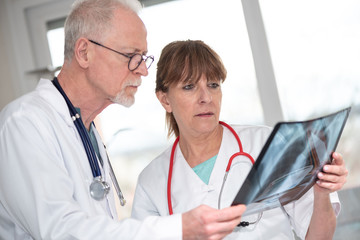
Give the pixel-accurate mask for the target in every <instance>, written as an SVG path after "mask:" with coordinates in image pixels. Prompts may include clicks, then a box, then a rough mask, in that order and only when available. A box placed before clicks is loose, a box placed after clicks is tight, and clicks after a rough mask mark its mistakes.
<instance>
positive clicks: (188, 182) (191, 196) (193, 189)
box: [171, 145, 207, 213]
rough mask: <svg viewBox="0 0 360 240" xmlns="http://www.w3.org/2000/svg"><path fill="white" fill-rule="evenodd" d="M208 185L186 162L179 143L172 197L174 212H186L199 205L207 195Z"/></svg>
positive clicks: (176, 153)
mask: <svg viewBox="0 0 360 240" xmlns="http://www.w3.org/2000/svg"><path fill="white" fill-rule="evenodd" d="M206 188H207V185H206V184H205V183H204V182H203V181H202V180H201V179H200V178H199V177H198V176H197V175H196V173H195V172H194V171H193V170H192V168H191V167H190V166H189V164H188V163H187V162H186V160H185V158H184V156H183V154H182V152H181V150H180V147H179V145H178V146H177V147H176V152H175V157H174V166H173V176H172V184H171V199H172V205H173V211H174V213H178V212H185V211H188V210H190V209H192V208H194V207H197V206H199V205H200V204H201V203H202V202H203V199H204V197H205V192H204V189H206Z"/></svg>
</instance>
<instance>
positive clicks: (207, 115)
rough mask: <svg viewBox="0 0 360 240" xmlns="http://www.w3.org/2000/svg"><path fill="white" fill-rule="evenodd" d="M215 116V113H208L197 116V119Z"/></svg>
mask: <svg viewBox="0 0 360 240" xmlns="http://www.w3.org/2000/svg"><path fill="white" fill-rule="evenodd" d="M213 115H214V113H212V112H206V113H199V114H196V115H195V116H197V117H211V116H213Z"/></svg>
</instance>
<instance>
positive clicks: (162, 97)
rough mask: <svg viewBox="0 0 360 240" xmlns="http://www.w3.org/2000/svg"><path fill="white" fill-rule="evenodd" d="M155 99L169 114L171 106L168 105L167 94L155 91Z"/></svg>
mask: <svg viewBox="0 0 360 240" xmlns="http://www.w3.org/2000/svg"><path fill="white" fill-rule="evenodd" d="M156 97H157V98H158V99H159V102H160V103H161V105H162V106H163V108H165V110H166V112H168V113H171V112H172V108H171V105H170V103H169V100H168V97H167V94H166V93H165V92H163V91H157V92H156Z"/></svg>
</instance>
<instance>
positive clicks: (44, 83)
mask: <svg viewBox="0 0 360 240" xmlns="http://www.w3.org/2000/svg"><path fill="white" fill-rule="evenodd" d="M95 132H96V131H95ZM96 137H97V139H98V143H99V149H100V153H101V155H102V158H103V159H107V157H106V153H105V149H104V147H103V145H102V142H101V140H100V137H99V135H98V134H97V132H96ZM104 162H105V164H104V168H103V169H102V171H103V176H104V177H105V180H106V181H107V182H108V183H111V179H110V176H109V165H108V162H107V161H104ZM92 180H93V176H92V173H91V168H90V165H89V162H88V158H87V156H86V153H85V150H84V147H83V144H82V142H81V139H80V136H79V134H78V132H77V130H76V127H75V125H74V123H73V121H72V120H71V118H70V115H69V110H68V107H67V105H66V103H65V101H64V99H63V97H62V95H61V94H60V93H59V92H58V90H56V88H55V87H54V86H53V84H52V83H51V82H50V81H49V80H45V79H42V80H40V82H39V84H38V86H37V88H36V90H35V91H33V92H31V93H29V94H27V95H25V96H23V97H21V98H20V99H18V100H15V101H14V102H13V103H11V104H10V105H8V106H7V107H6V108H4V109H3V111H2V112H1V114H0V239H7V240H9V239H22V240H23V239H149V238H151V239H181V234H182V233H181V231H182V225H181V215H179V214H178V215H176V216H174V217H170V218H169V217H165V218H159V217H155V218H154V217H150V218H147V219H145V220H144V221H138V220H135V219H125V220H122V221H119V220H118V217H117V213H116V210H115V203H114V190H113V189H112V188H111V190H110V193H109V194H108V196H107V197H106V199H105V200H102V201H96V200H94V199H92V198H91V196H90V193H89V185H90V183H91V182H92Z"/></svg>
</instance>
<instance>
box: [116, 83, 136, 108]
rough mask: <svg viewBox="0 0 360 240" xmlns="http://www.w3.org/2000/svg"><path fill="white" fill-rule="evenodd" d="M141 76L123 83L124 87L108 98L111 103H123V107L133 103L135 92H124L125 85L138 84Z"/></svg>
mask: <svg viewBox="0 0 360 240" xmlns="http://www.w3.org/2000/svg"><path fill="white" fill-rule="evenodd" d="M140 85H141V78H139V79H137V80H136V81H135V82H133V81H131V83H130V81H129V82H126V83H125V84H124V87H123V88H122V89H121V91H120V92H119V93H118V94H117V95H116V96H115V97H114V98H112V99H110V100H111V101H112V102H113V103H117V104H120V105H123V106H124V107H130V106H132V105H133V104H134V103H135V93H134V94H132V95H130V94H127V93H126V87H128V86H140Z"/></svg>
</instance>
